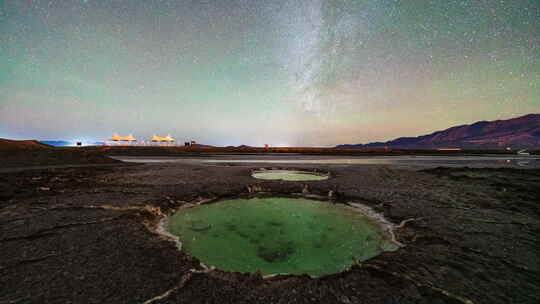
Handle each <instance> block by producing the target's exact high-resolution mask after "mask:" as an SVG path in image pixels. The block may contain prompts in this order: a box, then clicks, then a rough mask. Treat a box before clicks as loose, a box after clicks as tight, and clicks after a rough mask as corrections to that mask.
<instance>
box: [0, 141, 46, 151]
mask: <svg viewBox="0 0 540 304" xmlns="http://www.w3.org/2000/svg"><path fill="white" fill-rule="evenodd" d="M51 148H53V147H52V146H49V145H46V144H42V143H40V142H38V141H37V140H11V139H5V138H0V150H34V149H51Z"/></svg>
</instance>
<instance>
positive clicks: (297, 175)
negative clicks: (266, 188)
mask: <svg viewBox="0 0 540 304" xmlns="http://www.w3.org/2000/svg"><path fill="white" fill-rule="evenodd" d="M252 176H253V177H254V178H258V179H277V180H286V181H318V180H325V179H328V175H324V174H317V173H311V172H305V171H293V170H261V171H255V172H253V174H252Z"/></svg>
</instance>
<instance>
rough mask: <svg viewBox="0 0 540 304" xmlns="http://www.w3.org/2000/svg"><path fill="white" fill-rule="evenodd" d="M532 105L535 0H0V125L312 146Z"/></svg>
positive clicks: (50, 134)
mask: <svg viewBox="0 0 540 304" xmlns="http://www.w3.org/2000/svg"><path fill="white" fill-rule="evenodd" d="M539 112H540V1H538V0H529V1H527V0H507V1H499V0H497V1H495V0H471V1H452V0H444V1H443V0H433V1H427V0H402V1H399V0H377V1H362V0H357V1H346V0H340V1H338V0H334V1H330V0H329V1H318V0H310V1H300V0H286V1H285V0H283V1H282V0H271V1H256V0H251V1H248V0H230V1H228V0H216V1H210V0H196V1H187V0H186V1H181V0H178V1H172V0H170V1H168V0H162V1H158V0H109V1H105V0H102V1H98V0H86V1H83V0H80V1H79V0H57V1H41V0H34V1H30V0H4V1H2V0H0V137H4V138H15V139H30V138H34V139H65V140H85V141H96V140H103V139H106V138H108V137H110V136H111V135H112V133H113V132H117V133H119V134H121V135H127V134H128V133H133V135H134V136H135V137H137V138H139V139H144V138H147V137H149V136H152V135H153V134H157V135H161V136H165V135H167V134H170V135H171V136H173V137H175V138H177V139H178V140H179V141H182V142H183V141H184V140H188V139H194V140H197V141H198V142H202V143H207V144H214V145H240V144H248V145H263V144H265V143H268V144H270V145H290V146H328V145H336V144H341V143H366V142H370V141H382V140H389V139H393V138H395V137H399V136H417V135H422V134H426V133H430V132H433V131H436V130H441V129H446V128H448V127H451V126H454V125H458V124H465V123H472V122H475V121H478V120H495V119H508V118H512V117H516V116H520V115H524V114H528V113H539Z"/></svg>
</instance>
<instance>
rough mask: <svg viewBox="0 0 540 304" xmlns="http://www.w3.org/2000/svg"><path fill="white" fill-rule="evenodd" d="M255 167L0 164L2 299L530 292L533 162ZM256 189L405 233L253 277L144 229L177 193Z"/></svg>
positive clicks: (537, 243) (537, 199)
mask: <svg viewBox="0 0 540 304" xmlns="http://www.w3.org/2000/svg"><path fill="white" fill-rule="evenodd" d="M255 168H256V167H253V166H210V165H186V164H158V165H137V166H119V167H115V166H112V167H111V166H108V167H99V166H94V167H83V168H62V169H58V168H57V169H45V170H26V171H20V172H9V173H1V174H0V303H430V304H431V303H490V304H492V303H540V205H539V204H540V170H517V169H516V170H512V169H467V168H461V169H448V168H437V169H432V170H426V171H421V172H416V171H406V170H397V169H391V168H389V167H383V166H291V168H304V169H308V170H314V169H317V170H319V171H323V172H330V174H331V176H332V178H330V179H329V180H324V181H313V182H283V181H263V180H256V179H253V178H251V177H250V172H251V170H252V169H255ZM261 192H266V193H276V194H289V195H291V194H297V195H303V196H310V195H318V196H324V197H328V198H330V199H332V200H333V201H334V202H337V203H342V202H349V201H353V202H360V203H364V204H367V205H369V206H371V207H373V208H374V209H375V210H377V211H379V212H381V213H383V214H384V215H385V216H386V217H387V219H388V220H390V221H391V222H393V223H395V224H396V225H399V224H400V223H401V224H402V225H401V226H400V228H398V229H397V230H396V233H397V238H398V240H399V241H400V242H402V243H404V244H405V245H406V246H405V247H403V248H401V249H399V250H398V251H395V252H386V253H383V254H381V255H379V256H377V257H375V258H373V259H371V260H368V261H366V262H363V263H362V264H361V265H356V266H354V267H353V268H352V269H351V270H350V271H347V272H344V273H341V274H336V275H331V276H326V277H322V278H319V279H311V278H309V277H307V276H278V277H273V278H267V279H263V278H262V277H261V276H260V275H259V274H240V273H228V272H222V271H220V270H213V271H208V270H205V269H204V268H202V267H201V265H200V264H199V262H198V261H197V259H195V258H192V257H190V256H188V255H186V254H185V253H183V252H181V251H179V250H177V248H176V246H175V243H173V242H172V241H170V240H168V239H166V238H164V237H162V236H160V235H158V234H156V233H155V232H154V228H155V226H156V224H157V222H158V221H159V219H160V216H161V214H166V213H169V212H172V211H173V210H174V209H175V208H178V207H180V206H183V205H186V204H193V203H196V202H199V201H202V200H206V199H212V198H223V197H234V196H238V195H250V194H251V195H253V194H258V193H261ZM238 220H239V221H241V219H238ZM274 255H276V256H278V257H279V256H281V255H282V253H277V254H273V253H272V252H270V253H269V254H268V256H270V257H271V258H273V256H274Z"/></svg>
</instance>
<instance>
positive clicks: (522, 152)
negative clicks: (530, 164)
mask: <svg viewBox="0 0 540 304" xmlns="http://www.w3.org/2000/svg"><path fill="white" fill-rule="evenodd" d="M517 154H518V155H531V153H529V152H527V150H525V149H523V150H519V151H518V152H517Z"/></svg>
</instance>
